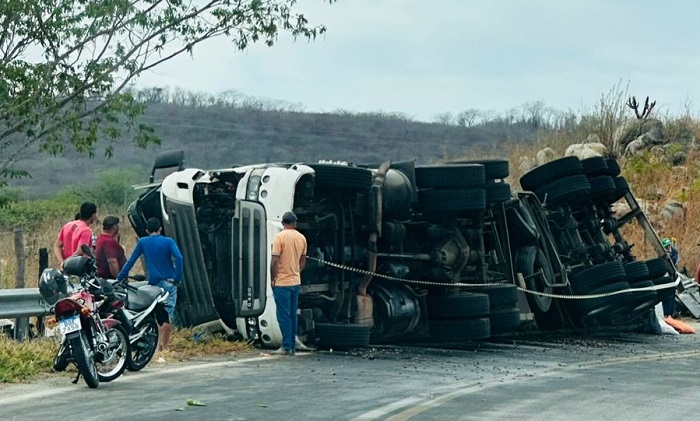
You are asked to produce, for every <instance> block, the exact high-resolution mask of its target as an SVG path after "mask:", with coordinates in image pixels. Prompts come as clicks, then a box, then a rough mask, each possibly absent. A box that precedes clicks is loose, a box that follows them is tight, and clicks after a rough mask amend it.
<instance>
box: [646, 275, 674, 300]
mask: <svg viewBox="0 0 700 421" xmlns="http://www.w3.org/2000/svg"><path fill="white" fill-rule="evenodd" d="M652 282H653V283H654V285H655V286H658V285H663V284H669V283H671V282H673V278H671V277H670V276H668V275H667V276H662V277H660V278H656V279H654V280H653V281H652ZM675 293H676V288H675V287H669V288H663V289H657V290H656V294H657V295H658V296H659V301H663V300H665V299H666V298H668V297H669V295H674V294H675Z"/></svg>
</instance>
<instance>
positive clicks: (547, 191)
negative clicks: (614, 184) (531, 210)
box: [535, 175, 591, 206]
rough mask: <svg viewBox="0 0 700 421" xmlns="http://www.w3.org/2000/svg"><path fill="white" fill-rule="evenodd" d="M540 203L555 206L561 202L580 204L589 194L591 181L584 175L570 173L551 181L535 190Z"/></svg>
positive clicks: (586, 199)
mask: <svg viewBox="0 0 700 421" xmlns="http://www.w3.org/2000/svg"><path fill="white" fill-rule="evenodd" d="M535 195H536V196H537V198H538V199H540V201H541V202H542V203H545V204H546V205H550V206H556V205H559V204H562V203H570V204H574V205H575V204H580V203H584V202H587V201H588V200H589V199H590V196H591V183H589V182H588V178H587V177H586V176H585V175H572V176H569V177H564V178H560V179H557V180H556V181H552V182H551V183H549V184H547V185H545V186H543V187H540V188H539V189H537V190H535Z"/></svg>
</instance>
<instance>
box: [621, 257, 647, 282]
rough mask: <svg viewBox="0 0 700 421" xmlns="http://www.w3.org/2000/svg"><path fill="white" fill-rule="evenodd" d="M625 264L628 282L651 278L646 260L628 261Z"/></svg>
mask: <svg viewBox="0 0 700 421" xmlns="http://www.w3.org/2000/svg"><path fill="white" fill-rule="evenodd" d="M623 266H624V267H625V273H627V282H629V283H630V284H634V283H635V282H639V281H644V280H647V279H649V278H650V276H649V269H648V268H647V264H646V262H641V261H637V262H627V263H624V264H623Z"/></svg>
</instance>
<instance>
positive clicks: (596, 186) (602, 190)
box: [588, 175, 618, 203]
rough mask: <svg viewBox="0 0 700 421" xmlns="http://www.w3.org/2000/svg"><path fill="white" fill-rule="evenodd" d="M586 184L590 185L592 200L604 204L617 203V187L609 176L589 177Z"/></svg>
mask: <svg viewBox="0 0 700 421" xmlns="http://www.w3.org/2000/svg"><path fill="white" fill-rule="evenodd" d="M588 182H589V183H591V197H592V198H593V199H595V200H603V201H605V202H606V203H612V202H616V201H617V199H618V197H617V187H616V186H615V182H614V181H613V179H612V177H610V176H609V175H601V176H598V177H590V178H589V179H588Z"/></svg>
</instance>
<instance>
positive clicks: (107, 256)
mask: <svg viewBox="0 0 700 421" xmlns="http://www.w3.org/2000/svg"><path fill="white" fill-rule="evenodd" d="M118 238H119V218H117V217H116V216H112V215H110V216H107V217H105V218H104V219H103V220H102V234H100V235H99V237H97V250H96V252H95V257H96V259H97V276H99V277H100V278H105V279H117V275H119V271H120V270H121V268H122V267H123V266H124V264H125V263H126V256H125V255H124V247H122V246H121V244H119V240H118Z"/></svg>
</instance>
